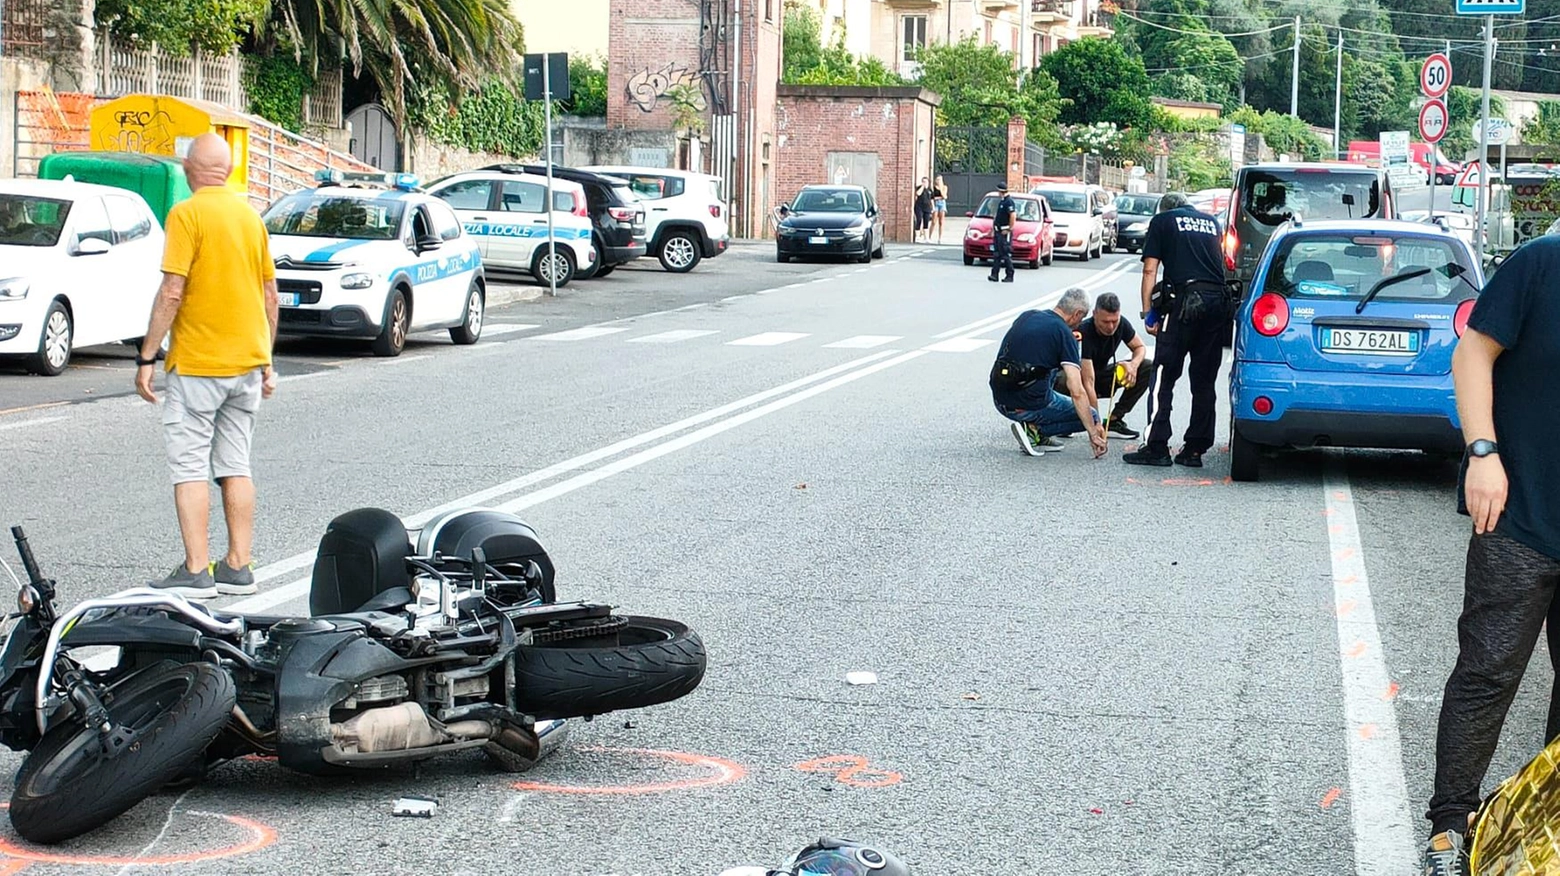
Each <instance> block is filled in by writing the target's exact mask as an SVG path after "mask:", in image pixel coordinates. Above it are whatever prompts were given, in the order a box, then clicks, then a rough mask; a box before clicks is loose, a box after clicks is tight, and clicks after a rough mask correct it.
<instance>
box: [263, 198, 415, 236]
mask: <svg viewBox="0 0 1560 876" xmlns="http://www.w3.org/2000/svg"><path fill="white" fill-rule="evenodd" d="M405 212H406V201H405V200H403V199H401V198H395V197H383V198H354V197H341V196H336V197H332V196H330V195H316V194H308V193H299V194H293V195H288V196H287V197H285V198H283V199H281V200H280V201H277V202H276V203H275V204H273V205H272V206H271V209H269V210H267V211H266V212H265V228H266V230H267V231H269V232H271V233H272V234H290V235H293V236H296V237H336V238H345V239H347V240H394V239H395V237H396V235H397V234H398V233H399V232H400V228H401V216H402V214H404V213H405Z"/></svg>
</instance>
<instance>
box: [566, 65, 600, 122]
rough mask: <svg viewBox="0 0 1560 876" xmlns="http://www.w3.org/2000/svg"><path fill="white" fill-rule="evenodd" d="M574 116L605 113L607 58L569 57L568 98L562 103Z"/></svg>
mask: <svg viewBox="0 0 1560 876" xmlns="http://www.w3.org/2000/svg"><path fill="white" fill-rule="evenodd" d="M564 105H565V106H566V107H567V108H568V111H569V112H570V113H572V114H573V115H576V116H605V115H606V114H607V60H606V59H605V58H599V57H594V56H590V55H573V56H571V57H570V58H569V99H568V101H566V102H565V104H564Z"/></svg>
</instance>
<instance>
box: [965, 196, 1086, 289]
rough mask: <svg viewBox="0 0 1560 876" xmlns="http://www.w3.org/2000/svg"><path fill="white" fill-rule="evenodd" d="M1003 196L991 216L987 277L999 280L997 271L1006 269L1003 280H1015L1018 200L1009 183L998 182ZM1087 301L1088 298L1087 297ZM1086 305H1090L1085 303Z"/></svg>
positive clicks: (1005, 281)
mask: <svg viewBox="0 0 1560 876" xmlns="http://www.w3.org/2000/svg"><path fill="white" fill-rule="evenodd" d="M997 191H998V192H999V193H1000V194H1001V197H1000V198H998V199H997V209H996V214H995V215H994V216H992V218H991V273H990V274H989V275H988V276H987V277H986V279H988V280H990V281H991V282H993V283H995V282H997V273H998V272H999V271H1002V270H1003V269H1006V273H1005V274H1003V276H1002V282H1004V283H1011V282H1013V214H1015V213H1017V212H1018V202H1017V201H1014V200H1013V196H1012V195H1010V194H1008V187H1007V183H1005V182H999V183H997ZM1085 301H1087V299H1085ZM1084 307H1088V304H1087V303H1085V304H1084Z"/></svg>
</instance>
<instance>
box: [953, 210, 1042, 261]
mask: <svg viewBox="0 0 1560 876" xmlns="http://www.w3.org/2000/svg"><path fill="white" fill-rule="evenodd" d="M1012 195H1013V202H1014V203H1015V204H1016V205H1017V206H1018V210H1017V211H1016V212H1015V213H1014V214H1013V264H1015V265H1019V264H1028V265H1029V267H1031V268H1038V267H1040V266H1041V265H1049V264H1050V263H1051V258H1052V252H1051V251H1052V248H1053V247H1054V246H1055V245H1056V240H1055V238H1056V234H1055V230H1054V228H1053V225H1052V222H1051V205H1050V204H1048V203H1046V200H1045V198H1043V197H1041V196H1040V195H1029V194H1020V193H1017V192H1014V193H1012ZM1001 199H1002V196H1001V195H1000V194H999V193H997V192H988V193H986V199H985V200H983V201H981V202H980V209H978V210H975V211H974V212H971V213H965V214H964V215H966V216H968V217H970V227H969V230H968V231H966V232H964V263H965V264H966V265H973V264H975V260H976V259H981V260H982V261H988V262H989V261H991V259H992V251H991V220H992V219H993V218H995V217H996V213H997V201H999V200H1001Z"/></svg>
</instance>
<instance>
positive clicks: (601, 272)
mask: <svg viewBox="0 0 1560 876" xmlns="http://www.w3.org/2000/svg"><path fill="white" fill-rule="evenodd" d="M615 270H617V265H602V266H601V267H599V268H597V269H596V274H595V275H596V276H597V277H605V276H606V275H608V274H610V273H612V272H613V271H615Z"/></svg>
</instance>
